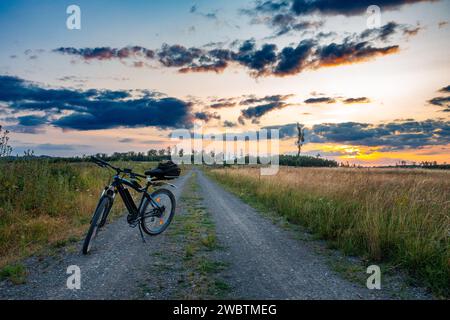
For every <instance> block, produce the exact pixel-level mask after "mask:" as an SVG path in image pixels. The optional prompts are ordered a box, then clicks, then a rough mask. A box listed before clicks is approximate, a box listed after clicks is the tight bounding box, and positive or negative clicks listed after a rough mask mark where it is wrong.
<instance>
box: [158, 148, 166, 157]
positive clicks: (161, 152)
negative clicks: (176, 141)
mask: <svg viewBox="0 0 450 320" xmlns="http://www.w3.org/2000/svg"><path fill="white" fill-rule="evenodd" d="M158 154H159V156H160V157H163V156H165V155H166V149H160V150H159V151H158Z"/></svg>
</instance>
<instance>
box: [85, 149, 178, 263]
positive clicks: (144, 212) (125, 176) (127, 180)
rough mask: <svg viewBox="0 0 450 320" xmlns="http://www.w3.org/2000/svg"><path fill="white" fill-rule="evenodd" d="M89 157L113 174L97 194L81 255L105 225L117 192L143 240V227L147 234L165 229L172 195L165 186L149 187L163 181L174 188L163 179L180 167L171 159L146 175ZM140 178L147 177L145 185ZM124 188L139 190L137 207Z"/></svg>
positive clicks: (170, 214) (173, 175) (173, 204)
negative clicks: (151, 191) (142, 184)
mask: <svg viewBox="0 0 450 320" xmlns="http://www.w3.org/2000/svg"><path fill="white" fill-rule="evenodd" d="M91 160H92V161H93V162H94V163H95V164H97V165H99V166H100V167H102V168H109V169H112V170H114V171H115V175H114V177H113V178H112V183H111V184H110V185H109V186H107V187H105V189H104V190H103V192H102V194H101V196H100V200H99V202H98V205H97V208H96V209H95V211H94V215H93V216H92V220H91V226H90V227H89V230H88V233H87V235H86V238H85V239H84V243H83V254H88V253H89V251H90V250H91V246H92V242H93V240H94V239H95V237H96V236H97V233H98V231H99V229H100V228H102V227H103V226H104V225H105V223H106V219H107V218H108V214H109V213H110V211H111V208H112V206H113V203H114V198H115V196H116V194H117V193H119V195H120V197H121V198H122V200H123V202H124V204H125V207H126V208H127V210H128V215H127V222H128V223H129V225H130V226H131V227H133V228H134V227H136V226H138V227H139V232H140V234H141V238H142V241H144V242H145V238H144V234H143V233H142V230H143V231H144V232H145V233H147V234H148V235H151V236H155V235H158V234H160V233H162V232H163V231H164V230H166V229H167V227H168V226H169V224H170V222H171V221H172V218H173V216H174V214H175V207H176V202H175V196H174V195H173V193H172V192H171V191H170V190H168V189H164V188H160V189H157V190H156V191H154V192H153V193H151V194H150V193H149V191H148V190H149V188H150V187H159V186H162V185H164V184H166V185H170V186H172V187H175V186H174V185H171V184H169V183H167V182H164V180H170V179H174V178H177V177H179V175H180V169H179V167H178V166H177V165H176V164H174V163H173V162H171V161H168V162H164V163H160V164H159V165H158V167H157V168H155V169H152V170H149V171H146V172H145V175H141V174H138V173H135V172H133V171H132V170H131V169H121V168H117V167H114V166H113V165H111V164H110V163H108V162H106V161H103V160H102V159H98V158H95V157H92V158H91ZM141 179H146V184H145V185H144V186H141V184H140V180H141ZM127 187H130V188H132V189H133V190H135V191H137V192H139V193H142V198H141V200H140V203H139V205H138V206H136V203H135V202H134V200H133V198H132V197H131V194H130V191H129V190H128V189H127Z"/></svg>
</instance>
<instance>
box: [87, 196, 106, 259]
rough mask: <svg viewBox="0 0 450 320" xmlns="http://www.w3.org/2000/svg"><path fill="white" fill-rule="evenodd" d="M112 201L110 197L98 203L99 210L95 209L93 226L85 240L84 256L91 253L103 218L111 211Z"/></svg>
mask: <svg viewBox="0 0 450 320" xmlns="http://www.w3.org/2000/svg"><path fill="white" fill-rule="evenodd" d="M110 201H111V200H110V199H109V198H108V197H106V196H104V197H102V198H101V199H100V201H99V202H98V205H97V209H95V212H94V215H93V216H92V220H91V226H90V227H89V230H88V233H87V234H86V238H84V243H83V254H88V253H89V251H91V247H92V242H93V240H94V239H95V237H96V236H97V232H98V229H99V228H100V227H101V226H100V224H101V223H102V218H103V216H104V215H105V214H107V211H108V210H109V209H110V205H109V202H110Z"/></svg>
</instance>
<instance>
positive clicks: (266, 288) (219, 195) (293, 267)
mask: <svg viewBox="0 0 450 320" xmlns="http://www.w3.org/2000/svg"><path fill="white" fill-rule="evenodd" d="M196 172H197V177H198V184H199V185H200V186H201V191H202V192H201V194H202V196H203V198H204V203H205V206H206V207H207V208H208V210H209V211H210V212H211V214H212V217H213V220H214V222H215V224H216V228H217V236H218V239H219V241H220V242H222V243H224V244H225V245H226V247H227V249H228V254H229V256H228V257H229V258H228V260H229V262H230V268H229V270H228V271H227V276H228V278H227V279H228V281H229V282H230V284H231V285H232V287H233V290H234V291H235V295H236V297H237V298H244V299H246V298H247V299H377V298H378V299H380V298H390V296H389V295H385V293H384V292H379V291H378V292H375V291H372V290H368V289H367V288H365V287H363V286H361V285H358V284H355V283H352V282H349V281H347V280H345V279H343V278H342V277H341V276H339V275H338V274H336V273H335V272H333V271H332V270H330V268H329V266H328V264H327V261H326V258H325V257H323V256H321V255H319V254H317V253H315V252H314V250H312V249H311V248H310V247H308V245H306V244H305V243H303V242H302V241H299V240H297V239H294V237H293V236H292V234H290V233H289V232H288V231H286V230H283V229H281V228H279V227H278V226H276V225H274V224H273V223H272V222H271V221H269V220H268V219H266V218H264V217H262V216H261V215H260V214H259V213H258V212H257V211H256V210H254V209H253V208H251V207H250V206H248V205H247V204H245V203H243V202H242V201H241V200H240V199H238V198H237V197H236V196H234V195H232V194H231V193H229V192H227V191H225V190H224V189H223V188H222V187H221V186H219V185H217V184H216V183H215V182H213V181H211V180H210V179H209V178H207V177H206V176H205V175H204V174H203V172H201V171H196Z"/></svg>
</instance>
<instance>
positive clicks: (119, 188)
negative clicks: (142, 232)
mask: <svg viewBox="0 0 450 320" xmlns="http://www.w3.org/2000/svg"><path fill="white" fill-rule="evenodd" d="M151 185H152V184H151V181H149V180H148V181H147V184H146V185H145V186H144V187H142V186H140V185H139V184H138V183H137V182H136V181H135V180H128V179H125V178H123V177H121V176H120V175H119V174H116V175H114V177H113V182H112V183H111V184H110V186H109V187H106V188H105V191H104V192H105V193H106V194H107V195H108V196H110V197H111V196H112V197H114V195H115V193H116V192H118V193H119V195H120V197H121V198H122V201H123V202H124V204H125V207H126V208H127V210H128V213H130V214H131V215H133V216H135V217H138V215H139V213H140V212H142V207H143V205H144V200H145V199H147V200H148V201H149V202H150V203H151V204H152V206H153V207H154V208H157V209H160V210H161V209H162V208H161V206H160V205H159V204H158V202H156V201H155V200H154V199H153V197H152V196H151V194H150V193H149V192H148V189H149V187H150V186H151ZM124 186H127V187H130V188H132V189H133V190H135V191H137V192H139V193H142V197H141V200H140V202H139V206H136V203H135V202H134V200H133V198H132V197H131V195H130V193H129V191H128V190H127V189H126V188H125V187H124ZM108 191H110V192H109V193H108ZM111 191H112V192H111ZM111 193H112V194H111Z"/></svg>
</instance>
